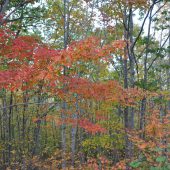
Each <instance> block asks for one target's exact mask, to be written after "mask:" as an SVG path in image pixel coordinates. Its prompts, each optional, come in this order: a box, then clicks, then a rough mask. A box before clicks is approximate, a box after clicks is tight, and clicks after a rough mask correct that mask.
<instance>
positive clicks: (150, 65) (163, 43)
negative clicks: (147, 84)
mask: <svg viewBox="0 0 170 170" xmlns="http://www.w3.org/2000/svg"><path fill="white" fill-rule="evenodd" d="M169 37H170V34H169V35H168V37H167V38H166V40H165V41H164V43H163V44H162V45H161V47H160V49H161V48H163V46H164V45H165V44H166V42H167V41H168V39H169ZM159 51H160V50H159ZM159 51H158V52H159ZM158 58H159V56H156V57H155V58H154V59H153V60H152V62H151V64H150V65H149V67H148V69H147V71H149V69H150V68H151V67H152V65H153V63H154V62H155V61H156V60H157V59H158Z"/></svg>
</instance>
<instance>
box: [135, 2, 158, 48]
mask: <svg viewBox="0 0 170 170" xmlns="http://www.w3.org/2000/svg"><path fill="white" fill-rule="evenodd" d="M155 4H156V2H154V3H153V4H152V5H151V6H150V8H149V10H148V12H147V14H146V16H145V18H144V20H143V23H142V26H141V29H140V31H139V34H138V35H137V37H136V39H135V41H134V43H133V44H132V50H133V49H134V47H135V45H136V43H137V41H138V39H139V37H140V36H141V34H142V31H143V27H144V25H145V22H146V19H147V18H148V15H149V13H150V11H151V10H152V8H153V7H154V5H155Z"/></svg>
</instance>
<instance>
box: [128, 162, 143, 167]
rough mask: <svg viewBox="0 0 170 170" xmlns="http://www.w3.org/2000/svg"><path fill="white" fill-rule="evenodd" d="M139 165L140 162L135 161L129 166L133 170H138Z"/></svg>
mask: <svg viewBox="0 0 170 170" xmlns="http://www.w3.org/2000/svg"><path fill="white" fill-rule="evenodd" d="M140 165H141V162H138V161H135V162H131V163H130V166H131V167H133V168H138V167H139V166H140Z"/></svg>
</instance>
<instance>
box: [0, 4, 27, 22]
mask: <svg viewBox="0 0 170 170" xmlns="http://www.w3.org/2000/svg"><path fill="white" fill-rule="evenodd" d="M27 3H29V1H25V2H22V3H19V4H18V5H17V6H16V7H15V9H14V10H12V11H11V12H10V13H9V14H8V15H7V16H6V17H5V19H3V20H2V21H0V25H3V24H4V23H5V22H6V20H7V19H8V18H9V17H10V16H11V15H12V14H13V13H14V12H15V11H17V10H18V9H19V8H21V7H22V6H23V5H25V4H27Z"/></svg>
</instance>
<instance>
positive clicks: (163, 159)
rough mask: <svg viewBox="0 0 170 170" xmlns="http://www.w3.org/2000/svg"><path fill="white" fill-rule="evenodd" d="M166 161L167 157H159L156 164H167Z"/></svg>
mask: <svg viewBox="0 0 170 170" xmlns="http://www.w3.org/2000/svg"><path fill="white" fill-rule="evenodd" d="M165 161H166V157H165V156H159V157H157V158H156V162H165Z"/></svg>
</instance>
